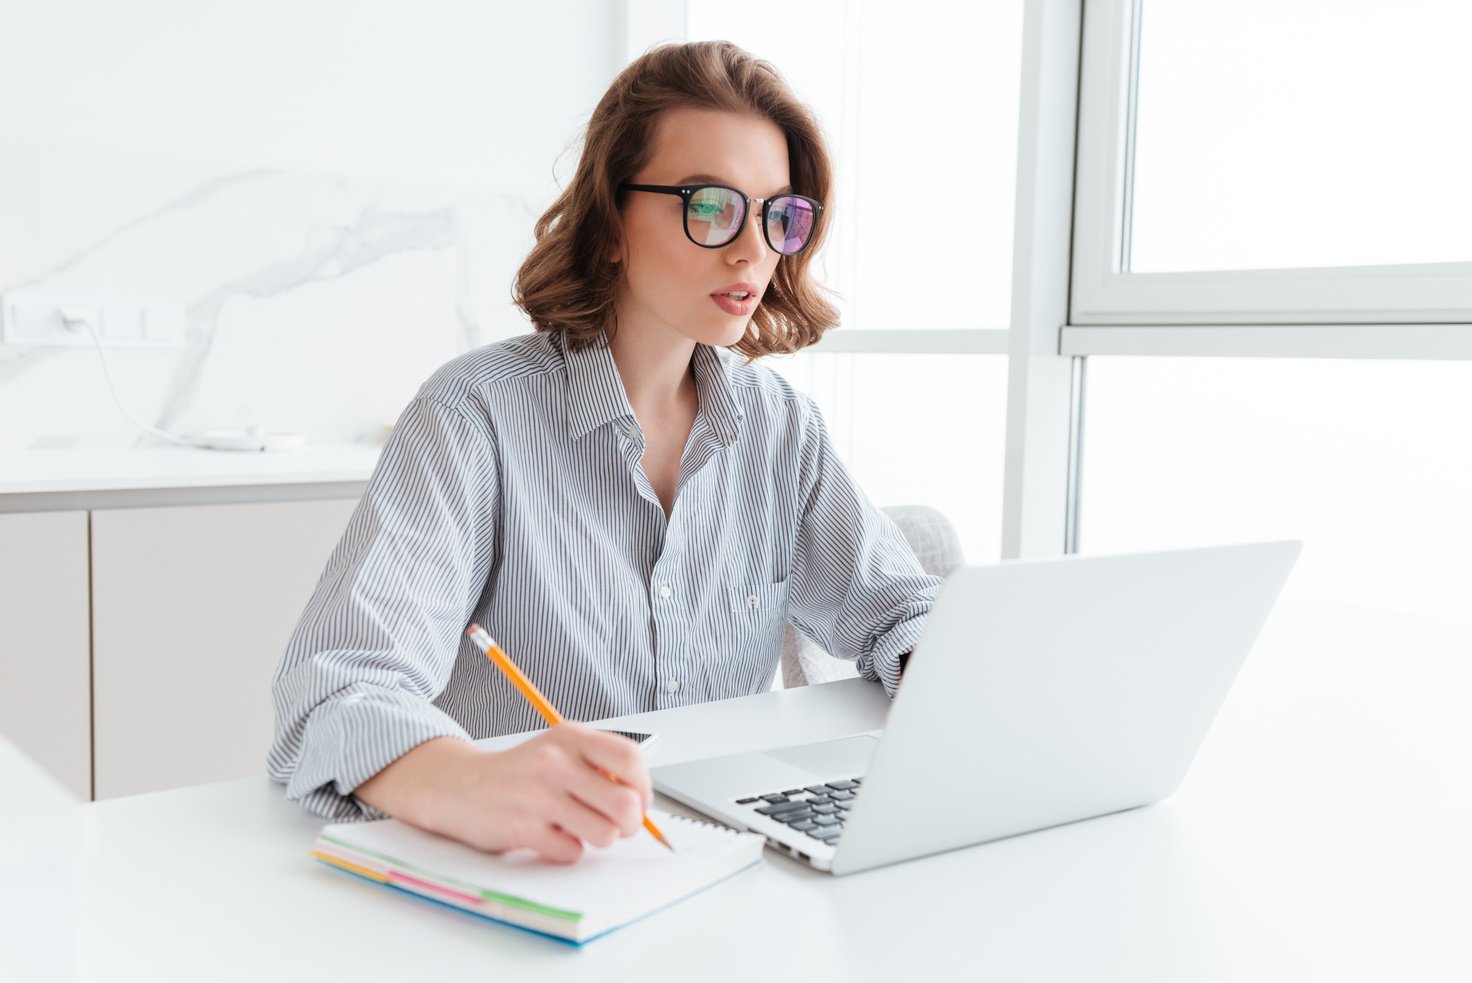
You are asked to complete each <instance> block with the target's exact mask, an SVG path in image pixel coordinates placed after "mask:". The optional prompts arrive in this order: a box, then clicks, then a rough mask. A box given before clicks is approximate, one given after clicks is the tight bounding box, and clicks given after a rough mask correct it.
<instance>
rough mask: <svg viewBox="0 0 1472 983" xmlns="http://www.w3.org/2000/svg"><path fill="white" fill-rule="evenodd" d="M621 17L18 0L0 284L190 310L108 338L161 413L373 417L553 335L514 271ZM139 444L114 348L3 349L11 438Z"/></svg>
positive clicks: (567, 162) (6, 62)
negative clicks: (522, 306)
mask: <svg viewBox="0 0 1472 983" xmlns="http://www.w3.org/2000/svg"><path fill="white" fill-rule="evenodd" d="M621 28H622V7H621V5H618V4H611V3H608V2H606V0H568V2H559V3H557V4H545V5H530V4H525V3H509V2H471V0H461V2H455V0H414V2H410V0H392V2H376V3H373V4H359V3H350V2H347V0H296V2H284V0H259V2H252V3H249V4H246V3H243V2H240V3H228V4H227V3H211V4H199V3H188V2H185V0H133V2H129V3H126V4H109V3H103V2H88V0H56V2H47V3H45V4H40V3H30V4H21V3H14V2H12V3H7V4H5V5H4V6H3V7H0V36H3V37H4V38H5V51H4V57H3V59H0V290H3V291H6V292H13V291H31V292H39V293H44V294H46V295H48V296H50V295H60V296H66V297H69V298H75V299H79V300H83V299H97V300H106V299H109V298H118V299H140V300H149V301H162V302H170V303H177V304H180V305H182V306H184V307H185V309H186V311H187V318H188V328H187V340H186V343H185V345H184V347H182V348H180V349H173V350H165V351H142V350H129V349H109V358H110V360H111V362H112V365H113V371H114V375H115V376H116V378H117V381H118V384H119V388H120V390H121V392H122V394H123V397H124V399H125V401H126V402H127V403H128V404H129V407H130V408H131V409H132V410H133V412H134V413H135V414H137V415H139V416H140V417H142V418H143V419H145V420H148V421H150V422H154V423H156V424H160V425H163V426H165V427H170V428H174V429H177V430H181V431H191V430H200V429H205V428H215V427H237V426H242V425H248V424H251V423H261V424H264V425H267V426H270V427H273V428H285V429H294V430H306V431H308V432H309V433H310V435H311V436H312V438H313V439H314V440H341V439H352V438H354V437H357V436H360V435H368V434H372V433H374V432H375V431H376V430H377V429H378V427H379V425H380V424H381V423H383V422H385V421H388V420H392V419H393V418H394V417H395V416H396V415H397V413H398V411H399V409H400V408H401V407H402V406H403V404H404V402H405V401H406V400H407V399H408V398H409V397H410V396H411V395H412V394H413V391H414V389H415V387H416V386H417V385H418V383H419V382H420V381H422V380H423V378H424V377H425V376H426V375H428V373H429V372H431V371H432V370H433V369H434V368H435V366H437V365H438V364H440V363H441V362H443V361H444V360H446V359H448V358H450V357H452V356H453V355H455V354H457V353H458V352H460V351H463V350H465V349H466V348H468V347H471V346H473V345H476V344H482V343H485V342H486V341H490V340H494V339H495V338H500V337H505V336H508V335H512V334H517V333H520V332H523V331H526V330H529V327H528V325H527V324H526V322H525V320H524V319H523V318H522V317H521V315H520V313H519V312H518V311H516V309H515V308H514V307H512V305H511V304H510V301H509V294H510V284H511V277H512V275H513V274H514V272H515V269H516V267H517V265H518V264H519V263H520V261H521V259H522V257H523V256H524V255H525V251H526V249H527V247H528V246H529V245H530V242H531V226H532V223H533V222H534V220H535V218H536V216H537V215H538V214H539V213H540V212H541V211H542V209H543V208H545V206H546V205H547V203H548V202H550V201H551V198H552V197H553V195H554V194H555V190H556V186H557V185H556V181H555V175H556V176H561V177H564V178H565V177H566V176H567V175H569V174H570V173H571V168H572V166H573V164H574V163H575V161H576V149H575V146H574V141H575V140H576V138H577V136H578V135H579V133H580V131H581V127H582V126H583V124H584V123H585V121H586V118H587V114H588V113H589V112H590V111H591V109H592V107H593V105H594V104H595V103H596V101H597V99H598V98H599V96H601V95H602V93H603V90H604V89H605V88H606V86H607V85H608V82H609V81H610V80H611V78H612V77H613V74H614V72H615V71H616V69H617V68H618V67H619V65H618V61H619V58H620V57H621V53H622V44H623V38H622V37H621ZM554 167H555V168H556V171H555V175H554ZM139 439H141V440H144V441H146V440H148V438H140V437H138V436H137V434H136V432H135V431H133V430H132V429H131V428H130V427H129V426H128V425H127V424H126V423H125V422H124V421H122V419H121V418H120V417H119V416H118V414H117V413H116V411H115V410H114V409H113V407H112V403H111V401H110V400H109V399H108V397H107V395H106V390H105V386H104V384H103V379H102V371H101V368H100V365H99V363H98V358H97V354H96V352H95V351H93V350H91V349H58V348H24V347H20V346H14V345H3V344H0V447H5V446H9V447H29V446H59V445H60V446H64V445H83V446H86V445H92V444H117V443H124V442H133V441H134V440H139Z"/></svg>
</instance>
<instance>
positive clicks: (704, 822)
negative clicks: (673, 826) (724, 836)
mask: <svg viewBox="0 0 1472 983" xmlns="http://www.w3.org/2000/svg"><path fill="white" fill-rule="evenodd" d="M670 818H671V819H678V820H679V821H680V822H682V823H689V824H690V825H691V826H708V827H710V828H711V829H718V830H720V831H721V832H722V833H731V834H735V835H739V834H740V833H741V830H739V829H735V828H733V827H731V826H727V825H726V824H725V823H718V822H715V821H714V820H711V819H696V818H695V817H694V816H681V815H679V814H678V813H673V812H672V813H670Z"/></svg>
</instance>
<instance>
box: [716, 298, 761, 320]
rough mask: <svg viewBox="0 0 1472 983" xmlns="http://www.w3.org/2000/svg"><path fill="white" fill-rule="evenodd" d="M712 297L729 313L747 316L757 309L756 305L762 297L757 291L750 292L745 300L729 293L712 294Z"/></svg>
mask: <svg viewBox="0 0 1472 983" xmlns="http://www.w3.org/2000/svg"><path fill="white" fill-rule="evenodd" d="M710 299H711V300H713V301H715V302H716V305H717V306H718V307H720V309H721V310H723V311H725V312H726V313H727V314H732V315H735V316H737V317H746V316H747V315H749V314H751V312H752V311H754V310H756V305H757V303H758V301H760V299H761V298H759V297H758V296H757V295H756V294H755V293H748V294H747V295H746V299H745V300H737V299H736V298H735V297H732V296H731V295H730V294H728V293H719V294H711V295H710Z"/></svg>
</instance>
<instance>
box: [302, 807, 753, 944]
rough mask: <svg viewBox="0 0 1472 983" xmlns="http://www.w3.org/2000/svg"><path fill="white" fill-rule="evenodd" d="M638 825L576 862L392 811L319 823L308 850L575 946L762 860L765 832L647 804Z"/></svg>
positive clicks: (390, 882)
mask: <svg viewBox="0 0 1472 983" xmlns="http://www.w3.org/2000/svg"><path fill="white" fill-rule="evenodd" d="M649 815H650V818H651V819H653V820H654V822H655V823H656V824H657V825H658V826H659V827H660V829H662V830H663V831H664V834H665V836H666V837H667V838H668V839H669V841H670V843H671V845H672V846H674V848H675V849H674V852H673V853H672V852H670V851H669V850H666V849H665V848H664V847H663V846H661V845H659V844H658V843H657V842H655V840H654V838H653V837H652V836H649V835H648V834H647V833H645V832H643V831H642V830H641V831H640V832H639V834H638V835H636V836H631V837H626V838H624V839H621V840H619V841H618V842H617V843H615V844H614V845H613V846H611V847H609V848H607V849H606V850H598V849H594V848H591V847H590V848H589V849H588V850H587V851H585V852H584V854H583V857H582V859H581V860H579V861H578V862H577V863H575V864H568V865H563V864H552V863H547V862H544V861H541V860H539V859H537V858H536V857H535V856H533V855H532V854H530V853H527V852H524V851H516V852H512V853H506V854H499V855H492V854H486V853H481V852H479V851H477V850H473V849H471V848H470V847H467V846H463V845H461V844H459V843H456V842H454V841H453V840H447V839H445V838H443V837H440V836H435V835H434V834H433V833H426V832H424V831H423V830H420V829H417V828H415V827H413V826H410V825H408V824H407V823H402V822H399V821H398V820H395V819H379V820H374V821H372V822H363V823H336V824H333V825H329V826H326V827H323V829H322V832H321V833H320V834H318V836H317V842H316V843H315V844H314V845H313V848H312V856H313V857H315V858H317V859H318V860H320V861H322V862H323V863H326V864H330V865H332V866H333V867H337V868H339V869H341V870H345V871H348V872H349V873H352V874H356V875H358V876H359V877H364V878H367V879H368V880H370V881H376V882H378V883H379V884H383V885H385V886H387V887H392V888H397V889H398V890H400V891H405V892H407V893H409V894H414V895H418V896H419V897H422V898H427V899H429V900H431V901H437V902H440V903H441V904H446V905H449V906H451V907H454V908H459V909H462V910H464V911H468V912H470V913H471V914H475V915H480V916H481V917H483V918H489V919H491V920H492V921H498V922H504V923H506V924H509V925H514V926H516V927H518V928H523V929H527V930H528V931H532V932H538V933H540V934H542V935H547V936H551V937H553V938H556V939H561V940H563V941H566V942H572V943H574V944H577V945H581V944H582V943H584V942H587V941H590V940H591V939H595V938H597V937H598V936H600V935H604V934H606V933H608V932H611V931H613V930H614V929H616V928H621V927H622V926H624V925H627V924H629V923H630V922H632V921H636V920H637V919H640V918H643V917H644V916H645V915H648V914H650V913H652V912H655V911H658V910H659V909H661V908H665V907H668V906H669V905H672V904H674V903H675V902H677V901H681V900H683V899H685V898H687V897H689V896H690V895H692V894H695V893H697V892H699V891H702V890H704V889H705V888H707V887H710V886H711V885H713V884H716V883H718V882H720V881H723V880H725V879H726V878H728V877H731V876H733V875H735V874H737V873H739V872H741V871H743V870H746V869H747V868H749V867H753V866H755V865H756V864H758V863H760V862H761V858H762V844H763V843H764V842H765V840H763V838H762V837H760V836H757V835H756V834H754V833H738V832H737V831H736V830H733V829H728V828H727V827H725V826H720V825H717V824H714V823H706V822H702V821H700V820H696V819H687V818H685V817H684V816H675V815H671V814H669V813H663V812H653V811H651V812H650V814H649Z"/></svg>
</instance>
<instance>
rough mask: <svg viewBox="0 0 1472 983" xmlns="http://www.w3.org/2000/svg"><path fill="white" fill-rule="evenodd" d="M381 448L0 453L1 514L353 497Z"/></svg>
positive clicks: (333, 446) (331, 446)
mask: <svg viewBox="0 0 1472 983" xmlns="http://www.w3.org/2000/svg"><path fill="white" fill-rule="evenodd" d="M381 450H382V447H381V446H380V445H377V444H353V443H339V444H309V445H307V446H306V447H302V448H299V449H296V450H288V451H266V452H248V451H208V450H200V449H197V448H192V447H170V446H159V447H104V448H67V449H41V448H35V449H24V450H0V512H36V511H51V510H56V509H70V508H110V507H130V506H134V507H136V506H140V505H169V504H208V503H218V502H240V501H281V500H289V499H310V498H345V497H357V495H359V494H360V493H361V492H362V489H363V486H364V484H366V482H367V480H368V478H369V476H370V475H371V474H372V473H373V468H374V465H375V464H376V463H377V462H378V455H379V453H380V451H381Z"/></svg>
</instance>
